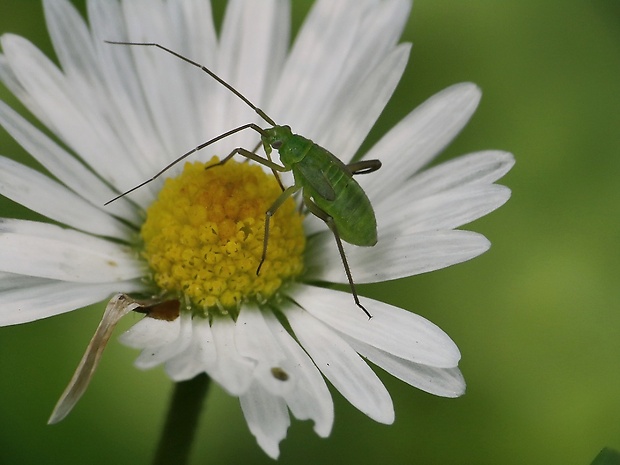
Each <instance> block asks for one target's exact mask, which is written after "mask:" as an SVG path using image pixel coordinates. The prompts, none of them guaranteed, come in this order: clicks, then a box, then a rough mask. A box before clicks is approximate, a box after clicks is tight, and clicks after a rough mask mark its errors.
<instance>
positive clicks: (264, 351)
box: [235, 305, 295, 396]
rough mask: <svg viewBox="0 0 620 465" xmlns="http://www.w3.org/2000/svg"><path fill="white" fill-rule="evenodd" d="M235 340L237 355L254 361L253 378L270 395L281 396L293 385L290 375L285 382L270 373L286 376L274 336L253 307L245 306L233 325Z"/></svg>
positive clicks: (280, 352)
mask: <svg viewBox="0 0 620 465" xmlns="http://www.w3.org/2000/svg"><path fill="white" fill-rule="evenodd" d="M235 341H236V343H237V349H238V350H239V354H240V355H242V356H244V357H246V358H248V359H251V360H255V361H256V363H257V364H256V370H255V372H254V377H255V378H256V379H258V380H259V381H260V382H261V384H263V386H264V387H265V389H267V390H268V391H269V392H271V393H272V394H273V395H278V396H282V395H284V394H285V393H286V392H288V391H289V390H290V389H292V388H293V385H294V384H295V379H294V377H293V376H292V374H288V373H287V376H286V379H280V378H278V377H276V376H274V373H273V370H274V369H278V370H284V372H285V373H286V372H287V370H286V367H284V365H285V363H284V362H285V360H286V356H285V354H284V351H283V350H282V348H281V347H280V346H279V345H278V343H277V342H276V341H275V340H274V336H273V334H272V332H271V331H270V329H269V327H268V326H267V324H266V323H265V319H264V318H263V314H262V313H261V311H260V310H259V309H258V307H256V306H254V305H244V306H243V307H242V309H241V312H240V313H239V317H238V318H237V324H236V325H235Z"/></svg>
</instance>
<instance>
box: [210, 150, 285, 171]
mask: <svg viewBox="0 0 620 465" xmlns="http://www.w3.org/2000/svg"><path fill="white" fill-rule="evenodd" d="M235 155H241V156H242V157H245V158H248V159H250V160H254V161H255V162H256V163H260V164H261V165H263V166H266V167H267V168H270V169H271V170H272V171H290V170H289V169H287V168H285V167H284V166H280V165H278V164H277V163H274V162H272V161H271V160H268V159H266V158H263V157H261V156H260V155H258V154H256V153H254V152H250V151H249V150H247V149H244V148H242V147H237V148H236V149H234V150H233V151H232V152H230V153H229V154H228V155H227V156H226V157H224V158H222V159H221V160H220V161H219V162H218V163H216V164H215V165H210V166H207V167H206V168H205V169H206V170H208V169H211V168H215V167H216V166H221V165H223V164H224V163H226V162H227V161H228V160H230V159H231V158H232V157H234V156H235Z"/></svg>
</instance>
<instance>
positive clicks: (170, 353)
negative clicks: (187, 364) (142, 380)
mask: <svg viewBox="0 0 620 465" xmlns="http://www.w3.org/2000/svg"><path fill="white" fill-rule="evenodd" d="M146 318H148V317H146ZM175 321H179V323H178V327H177V326H176V325H175V327H174V328H172V327H170V326H167V329H168V332H169V333H170V336H167V337H166V338H165V339H163V340H162V341H160V343H159V345H158V346H156V347H152V348H147V349H145V350H143V351H142V352H141V353H140V355H139V356H138V358H137V359H136V361H135V365H136V367H138V368H140V369H141V370H148V369H149V368H153V367H156V366H157V365H159V364H161V363H164V362H167V361H168V360H170V359H171V358H173V357H175V356H176V355H178V354H180V353H182V352H183V351H184V350H185V349H186V348H187V347H188V346H189V344H190V342H191V337H192V317H191V315H190V314H189V313H184V312H182V313H181V315H180V317H179V318H177V319H176V320H175ZM177 328H178V331H177ZM171 329H172V331H171ZM173 332H174V333H176V337H175V338H174V339H171V336H172V333H173ZM170 339H171V340H170ZM164 340H167V341H166V342H165V343H164V342H163V341H164ZM175 381H177V380H175Z"/></svg>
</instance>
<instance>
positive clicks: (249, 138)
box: [211, 0, 290, 156]
mask: <svg viewBox="0 0 620 465" xmlns="http://www.w3.org/2000/svg"><path fill="white" fill-rule="evenodd" d="M289 10H290V5H289V3H288V2H283V1H273V0H269V1H267V0H263V1H262V2H255V1H247V0H241V1H232V2H229V3H228V7H227V9H226V14H225V16H224V21H223V24H222V33H221V35H220V46H219V50H218V60H217V70H218V73H219V75H220V76H221V77H222V78H223V79H225V80H226V81H228V82H229V83H230V84H231V85H232V86H233V87H235V88H236V89H237V90H239V91H240V92H241V93H242V94H243V95H244V96H245V97H246V98H248V99H249V100H250V101H251V102H253V103H254V104H255V105H258V106H264V104H263V102H265V101H266V97H267V95H268V93H269V92H271V90H272V89H274V88H275V86H274V83H273V81H274V80H275V79H276V78H277V77H279V76H280V74H281V66H282V62H283V60H284V53H283V52H284V51H285V47H287V46H288V36H289V27H290V18H289ZM240 30H252V33H251V34H239V31H240ZM272 48H273V51H275V52H276V53H275V54H274V55H273V63H272V62H271V59H272V56H271V51H272ZM270 88H271V89H270ZM275 89H277V88H275ZM218 90H219V91H218V92H217V93H216V94H215V100H214V101H212V102H211V105H213V108H212V111H213V112H214V114H217V115H218V121H214V125H213V131H214V135H217V134H219V133H223V132H224V131H227V130H230V129H232V128H233V127H236V126H240V125H241V124H245V123H249V122H252V121H256V122H258V123H259V124H260V125H263V124H265V122H264V121H262V120H261V119H260V118H258V117H257V115H256V113H255V112H254V111H253V110H252V109H251V108H249V107H248V106H247V105H246V104H244V103H243V102H242V101H240V99H239V98H238V97H237V96H235V95H233V94H232V92H230V91H229V90H227V89H224V88H222V87H220V88H219V89H218ZM263 109H264V110H265V111H266V112H267V113H268V114H269V113H270V110H269V108H263ZM257 141H258V137H257V134H256V133H254V132H253V131H244V132H243V133H240V134H238V135H235V136H232V137H230V138H227V139H226V150H228V151H229V150H231V148H234V147H247V148H249V149H252V148H253V147H254V146H255V145H256V143H257ZM223 155H226V154H225V153H222V156H223Z"/></svg>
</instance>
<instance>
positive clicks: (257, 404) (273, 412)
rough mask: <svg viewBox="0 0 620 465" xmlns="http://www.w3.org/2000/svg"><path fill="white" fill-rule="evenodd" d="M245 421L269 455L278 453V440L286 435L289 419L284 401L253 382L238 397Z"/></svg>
mask: <svg viewBox="0 0 620 465" xmlns="http://www.w3.org/2000/svg"><path fill="white" fill-rule="evenodd" d="M239 401H240V402H241V409H242V410H243V415H244V416H245V421H246V422H247V423H248V427H249V428H250V431H251V432H252V434H253V435H254V436H255V437H256V441H257V442H258V445H259V446H261V447H262V449H263V450H264V451H265V452H266V453H267V455H269V457H271V458H272V459H277V458H278V456H279V455H280V441H282V439H284V438H285V437H286V430H287V429H288V427H289V425H290V423H291V419H290V417H289V415H288V410H287V409H286V403H285V402H284V400H282V399H281V398H280V397H276V396H274V395H272V394H271V393H270V392H268V391H267V390H266V389H265V388H263V387H262V386H261V385H260V384H258V383H254V384H252V386H250V388H249V389H248V390H247V392H246V393H245V394H243V395H241V396H240V397H239Z"/></svg>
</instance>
